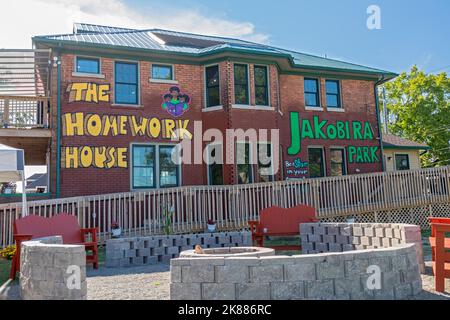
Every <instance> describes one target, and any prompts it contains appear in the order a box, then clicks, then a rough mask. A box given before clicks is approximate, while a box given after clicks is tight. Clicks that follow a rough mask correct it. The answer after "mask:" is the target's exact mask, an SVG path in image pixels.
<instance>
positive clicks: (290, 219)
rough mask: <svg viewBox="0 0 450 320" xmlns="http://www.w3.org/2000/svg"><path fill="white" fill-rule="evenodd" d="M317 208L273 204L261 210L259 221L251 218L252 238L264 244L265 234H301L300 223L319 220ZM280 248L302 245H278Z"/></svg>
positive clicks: (286, 248) (277, 247)
mask: <svg viewBox="0 0 450 320" xmlns="http://www.w3.org/2000/svg"><path fill="white" fill-rule="evenodd" d="M317 221H318V220H317V218H316V209H314V208H313V207H310V206H306V205H298V206H296V207H292V208H289V209H284V208H280V207H277V206H273V207H270V208H267V209H264V210H261V212H260V215H259V221H255V220H250V221H248V224H249V226H250V231H251V232H252V240H253V241H256V244H257V246H260V247H263V246H264V238H265V236H292V235H299V234H300V228H299V225H300V223H307V222H317ZM274 248H275V249H279V250H300V245H298V246H295V245H292V246H276V247H274Z"/></svg>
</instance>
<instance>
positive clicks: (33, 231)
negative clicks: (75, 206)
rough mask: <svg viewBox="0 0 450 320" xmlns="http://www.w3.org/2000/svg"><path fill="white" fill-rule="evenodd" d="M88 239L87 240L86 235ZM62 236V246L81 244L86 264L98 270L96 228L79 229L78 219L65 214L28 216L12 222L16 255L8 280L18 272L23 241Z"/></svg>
mask: <svg viewBox="0 0 450 320" xmlns="http://www.w3.org/2000/svg"><path fill="white" fill-rule="evenodd" d="M89 234H90V235H91V236H90V239H88V237H87V236H88V235H89ZM49 236H62V239H63V243H64V244H82V245H84V246H85V249H86V263H92V264H93V266H94V268H95V269H97V268H98V248H97V228H80V226H79V224H78V219H77V217H75V216H72V215H69V214H67V213H61V214H58V215H56V216H53V217H51V218H45V217H41V216H36V215H29V216H26V217H24V218H21V219H16V220H15V221H14V240H15V242H16V253H15V255H14V257H13V260H12V265H11V273H10V278H11V279H14V278H15V277H16V273H17V272H18V271H19V270H20V248H21V244H22V242H23V241H28V240H32V239H36V238H42V237H49Z"/></svg>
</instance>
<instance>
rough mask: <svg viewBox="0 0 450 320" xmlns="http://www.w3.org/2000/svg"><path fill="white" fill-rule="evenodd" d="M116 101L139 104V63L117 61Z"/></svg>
mask: <svg viewBox="0 0 450 320" xmlns="http://www.w3.org/2000/svg"><path fill="white" fill-rule="evenodd" d="M114 96H115V102H116V103H120V104H138V103H139V100H138V64H137V63H131V62H116V63H115V90H114Z"/></svg>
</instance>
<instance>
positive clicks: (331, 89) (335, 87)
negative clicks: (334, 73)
mask: <svg viewBox="0 0 450 320" xmlns="http://www.w3.org/2000/svg"><path fill="white" fill-rule="evenodd" d="M325 90H326V94H327V108H340V107H341V97H340V90H339V81H337V80H326V81H325Z"/></svg>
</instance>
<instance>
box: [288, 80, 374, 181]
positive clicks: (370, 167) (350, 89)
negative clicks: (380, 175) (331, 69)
mask: <svg viewBox="0 0 450 320" xmlns="http://www.w3.org/2000/svg"><path fill="white" fill-rule="evenodd" d="M340 86H341V101H342V107H343V109H344V110H345V111H344V112H336V111H329V109H327V107H326V94H325V78H320V93H321V94H320V102H321V106H322V108H323V111H311V110H307V109H306V108H305V102H304V101H305V99H304V85H303V77H302V76H296V75H295V76H294V75H281V76H280V87H281V110H282V112H283V117H282V120H281V121H282V122H281V123H282V124H281V127H282V128H289V113H290V112H298V113H299V117H300V119H303V118H305V119H312V117H313V116H319V118H320V119H321V120H322V119H326V120H328V121H329V122H331V123H333V122H335V121H361V122H365V121H368V122H370V124H371V128H372V131H373V133H374V139H373V140H370V141H368V140H365V141H361V140H353V139H350V140H319V141H318V140H309V139H307V140H305V141H304V144H303V145H302V149H301V152H300V154H299V155H297V156H288V155H287V154H286V152H284V155H285V160H290V161H292V160H293V159H294V158H297V157H300V158H301V160H302V161H308V152H307V147H308V145H313V146H322V147H324V153H325V163H326V174H327V175H330V170H331V169H330V147H332V146H333V147H348V146H349V145H352V146H369V147H370V146H380V140H379V136H378V120H377V114H376V107H375V96H374V82H372V81H365V80H347V79H343V80H341V81H340ZM294 88H295V89H294ZM332 110H333V109H332ZM300 121H301V120H300ZM281 136H282V139H281V140H282V141H281V144H282V148H283V150H284V151H285V150H286V148H288V147H289V146H290V142H291V139H290V132H289V130H282V133H281ZM380 152H381V151H380V150H379V151H378V157H379V158H380V162H377V163H348V165H347V170H348V173H350V174H354V173H367V172H378V171H382V164H381V159H382V157H381V153H380ZM358 170H359V171H358Z"/></svg>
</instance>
